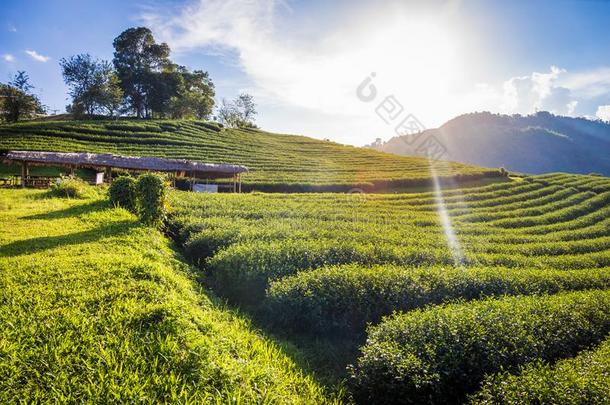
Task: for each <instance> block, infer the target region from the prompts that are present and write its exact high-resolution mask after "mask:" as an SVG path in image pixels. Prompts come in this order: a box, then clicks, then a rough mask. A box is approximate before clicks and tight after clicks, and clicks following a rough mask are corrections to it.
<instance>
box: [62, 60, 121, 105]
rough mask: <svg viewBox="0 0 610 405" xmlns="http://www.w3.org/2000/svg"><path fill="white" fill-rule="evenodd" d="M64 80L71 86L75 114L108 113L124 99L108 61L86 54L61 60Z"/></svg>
mask: <svg viewBox="0 0 610 405" xmlns="http://www.w3.org/2000/svg"><path fill="white" fill-rule="evenodd" d="M59 64H60V66H61V68H62V73H63V76H64V82H65V83H66V84H67V85H68V86H69V87H70V95H71V96H72V104H71V105H70V106H69V108H68V109H69V111H71V112H72V113H73V114H74V115H77V116H78V115H83V114H88V115H93V114H95V113H107V114H108V115H111V116H112V115H113V114H114V113H115V112H116V111H117V110H118V108H119V107H120V105H121V103H122V100H123V91H122V90H121V87H120V82H119V79H118V77H117V75H116V74H115V72H114V69H113V68H112V64H111V63H110V62H107V61H104V60H98V59H93V58H92V57H91V55H89V54H81V55H75V56H72V57H70V58H68V59H66V58H64V59H62V60H61V61H60V63H59Z"/></svg>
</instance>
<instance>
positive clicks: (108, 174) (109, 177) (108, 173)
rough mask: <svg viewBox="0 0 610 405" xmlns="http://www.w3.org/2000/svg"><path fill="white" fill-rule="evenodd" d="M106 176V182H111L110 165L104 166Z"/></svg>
mask: <svg viewBox="0 0 610 405" xmlns="http://www.w3.org/2000/svg"><path fill="white" fill-rule="evenodd" d="M106 178H107V179H108V180H107V181H108V184H112V167H110V166H106Z"/></svg>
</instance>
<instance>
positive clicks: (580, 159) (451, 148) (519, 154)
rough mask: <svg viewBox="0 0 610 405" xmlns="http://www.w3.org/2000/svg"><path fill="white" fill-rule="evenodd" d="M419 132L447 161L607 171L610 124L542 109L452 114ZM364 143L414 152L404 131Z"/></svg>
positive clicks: (531, 169) (526, 168)
mask: <svg viewBox="0 0 610 405" xmlns="http://www.w3.org/2000/svg"><path fill="white" fill-rule="evenodd" d="M423 134H424V135H426V136H434V137H435V138H436V139H438V141H439V142H440V143H441V144H443V145H444V146H445V148H446V150H447V156H446V158H447V159H448V160H451V161H457V162H461V163H466V164H474V165H480V166H484V167H504V168H506V169H507V170H510V171H518V172H524V173H531V174H541V173H548V172H571V173H578V174H588V173H601V174H604V175H610V124H608V123H605V122H603V121H592V120H588V119H585V118H572V117H564V116H557V115H553V114H551V113H549V112H545V111H542V112H538V113H536V114H533V115H526V116H522V115H501V114H492V113H489V112H476V113H469V114H463V115H460V116H458V117H455V118H453V119H451V120H449V121H447V122H446V123H445V124H443V125H442V126H441V127H439V128H436V129H427V130H425V131H423ZM406 136H409V135H406ZM367 146H368V147H370V148H372V149H375V150H378V151H382V152H389V153H396V154H399V155H415V156H417V155H418V153H417V151H416V150H413V149H412V148H411V147H410V146H409V144H408V142H406V138H405V135H403V136H396V137H393V138H391V139H390V140H388V141H387V142H384V143H381V142H376V143H373V144H371V145H367Z"/></svg>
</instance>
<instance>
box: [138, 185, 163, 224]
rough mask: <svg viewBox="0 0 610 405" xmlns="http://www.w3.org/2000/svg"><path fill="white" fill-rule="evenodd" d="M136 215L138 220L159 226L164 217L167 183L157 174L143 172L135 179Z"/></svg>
mask: <svg viewBox="0 0 610 405" xmlns="http://www.w3.org/2000/svg"><path fill="white" fill-rule="evenodd" d="M136 190H137V201H138V215H139V217H140V220H141V221H142V222H143V223H145V224H147V225H153V226H159V225H161V224H162V222H163V219H165V210H166V195H167V185H166V184H165V179H164V178H163V177H161V176H160V175H157V174H143V175H141V176H139V177H138V180H137V181H136Z"/></svg>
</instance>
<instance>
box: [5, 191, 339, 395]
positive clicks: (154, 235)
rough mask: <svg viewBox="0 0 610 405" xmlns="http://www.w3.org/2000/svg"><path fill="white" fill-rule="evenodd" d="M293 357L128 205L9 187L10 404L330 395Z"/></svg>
mask: <svg viewBox="0 0 610 405" xmlns="http://www.w3.org/2000/svg"><path fill="white" fill-rule="evenodd" d="M289 354H290V353H289V352H288V353H287V352H286V351H285V350H284V349H283V348H282V347H280V346H279V345H277V344H275V343H274V342H272V341H271V340H269V339H267V338H264V337H262V336H261V334H260V333H259V332H257V331H256V330H255V329H254V328H253V327H252V325H251V324H250V323H249V322H247V321H246V320H245V319H244V318H242V317H240V316H237V315H236V314H234V313H233V312H232V311H230V310H227V309H226V308H224V307H222V306H220V305H218V304H217V303H216V302H215V300H214V299H213V298H212V299H211V298H210V297H209V296H208V295H207V294H205V293H204V292H203V291H202V289H201V288H200V287H199V286H198V285H197V284H196V282H195V281H194V277H193V272H192V271H191V269H190V268H189V267H188V266H186V265H184V264H183V263H181V262H179V261H178V260H176V258H175V254H174V252H172V250H171V249H170V248H169V243H168V241H167V240H166V239H165V238H164V237H163V235H162V234H161V233H160V232H158V231H156V230H154V229H151V228H147V227H144V226H142V225H141V224H139V223H138V221H137V219H136V217H135V216H134V215H132V214H129V213H128V212H127V211H125V210H123V209H114V208H111V207H110V204H109V203H108V202H107V201H104V200H101V199H100V198H99V197H97V198H91V199H85V200H79V199H72V200H70V199H60V198H49V197H48V196H47V195H46V193H45V192H44V191H37V190H0V402H1V403H3V404H9V403H15V402H24V403H219V404H220V403H242V404H246V403H247V404H250V403H261V404H263V403H265V404H270V403H291V404H296V403H324V402H327V401H329V400H328V398H327V397H326V396H325V394H324V391H323V389H322V388H321V387H320V385H318V384H317V383H316V382H314V380H313V379H312V378H311V377H309V376H307V375H305V374H304V373H303V372H302V371H301V370H300V369H299V368H298V367H297V366H296V364H295V363H294V362H293V361H292V360H291V359H290V357H289ZM329 402H330V401H329Z"/></svg>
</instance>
